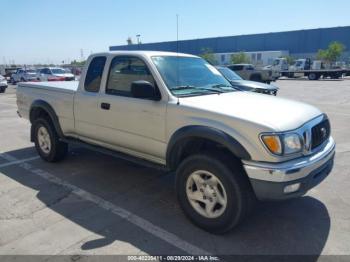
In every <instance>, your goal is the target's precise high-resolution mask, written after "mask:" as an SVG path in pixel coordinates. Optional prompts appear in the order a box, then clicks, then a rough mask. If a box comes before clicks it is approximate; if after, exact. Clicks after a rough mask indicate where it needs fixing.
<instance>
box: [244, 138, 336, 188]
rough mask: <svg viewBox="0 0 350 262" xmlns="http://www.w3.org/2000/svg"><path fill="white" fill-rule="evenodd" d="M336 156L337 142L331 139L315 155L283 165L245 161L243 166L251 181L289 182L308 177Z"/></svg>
mask: <svg viewBox="0 0 350 262" xmlns="http://www.w3.org/2000/svg"><path fill="white" fill-rule="evenodd" d="M334 154H335V142H334V139H333V138H332V137H330V138H329V139H328V142H327V144H325V145H324V147H323V148H322V150H320V151H319V152H317V153H316V154H314V155H311V156H306V157H303V158H298V159H294V160H292V161H287V162H283V163H262V162H252V161H243V166H244V169H245V171H246V173H247V175H248V177H249V178H251V179H257V180H264V181H270V182H288V181H293V180H297V179H300V178H304V177H306V176H308V175H309V174H310V173H311V172H312V171H314V170H316V169H317V168H319V167H320V166H322V165H324V164H325V163H326V162H328V161H329V160H330V159H332V158H333V157H334Z"/></svg>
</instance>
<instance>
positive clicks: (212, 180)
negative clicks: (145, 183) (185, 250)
mask: <svg viewBox="0 0 350 262" xmlns="http://www.w3.org/2000/svg"><path fill="white" fill-rule="evenodd" d="M86 67H87V68H86V69H85V70H83V73H82V76H81V79H80V82H77V81H72V82H56V83H53V82H51V83H50V82H40V83H30V82H21V83H19V85H18V88H17V93H16V95H17V106H18V113H19V115H20V116H22V117H24V118H26V119H29V121H30V123H31V125H32V127H31V135H30V137H31V140H32V141H33V142H34V143H35V148H36V150H37V152H38V154H39V155H40V157H41V158H42V159H43V160H45V161H48V162H57V161H59V160H62V159H63V158H64V157H65V156H66V155H67V152H68V144H77V145H80V146H87V147H88V148H94V149H95V150H97V151H100V152H104V153H109V154H113V155H115V156H119V157H122V158H124V159H127V160H129V161H134V162H137V163H139V164H144V165H147V166H153V167H157V168H161V169H163V170H168V171H174V172H176V177H175V183H176V194H177V197H178V200H179V202H180V205H181V207H182V209H183V210H184V213H185V214H186V215H187V216H188V217H189V218H190V220H191V221H193V222H194V223H195V224H196V225H198V226H199V227H201V228H203V229H205V230H208V231H210V232H214V233H222V232H225V231H227V230H229V229H231V228H233V227H234V226H236V225H237V224H238V223H239V222H240V221H242V220H243V219H244V217H246V215H247V214H249V212H250V211H251V210H252V209H253V207H254V202H255V200H256V199H259V200H283V199H290V198H294V197H298V196H301V195H303V194H305V193H306V192H307V191H308V190H309V189H311V188H313V187H314V186H316V185H317V184H319V183H320V182H321V181H322V180H324V179H325V178H326V177H327V175H328V174H329V173H330V172H331V170H332V167H333V159H334V155H335V142H334V140H333V138H332V137H331V135H330V134H331V127H330V122H329V119H328V117H327V115H326V114H324V113H322V112H321V111H320V110H319V109H317V108H315V107H313V106H311V105H307V104H304V103H301V102H296V101H292V100H286V99H282V98H279V97H272V96H263V95H256V94H253V93H252V92H241V91H237V90H236V89H235V88H233V87H232V85H231V84H230V83H229V82H228V81H227V80H226V79H225V78H224V77H223V76H222V74H221V73H220V72H218V71H217V69H216V68H215V67H213V66H212V65H210V64H209V63H208V62H206V61H205V60H203V59H202V58H199V57H197V56H193V55H187V54H180V53H169V52H155V51H153V52H151V51H118V52H105V53H99V54H94V55H91V56H90V57H89V58H88V60H87V63H86ZM276 112H278V113H276ZM101 172H103V170H101ZM289 204H290V203H288V202H287V203H286V205H289Z"/></svg>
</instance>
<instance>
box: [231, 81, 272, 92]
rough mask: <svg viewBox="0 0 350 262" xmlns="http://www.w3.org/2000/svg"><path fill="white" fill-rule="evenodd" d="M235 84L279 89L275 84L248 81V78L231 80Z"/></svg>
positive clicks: (253, 87) (254, 87)
mask: <svg viewBox="0 0 350 262" xmlns="http://www.w3.org/2000/svg"><path fill="white" fill-rule="evenodd" d="M231 83H232V85H233V86H238V87H240V86H243V87H248V88H252V89H264V90H271V91H272V90H278V87H276V86H273V85H267V84H264V83H260V82H254V81H247V80H235V81H231Z"/></svg>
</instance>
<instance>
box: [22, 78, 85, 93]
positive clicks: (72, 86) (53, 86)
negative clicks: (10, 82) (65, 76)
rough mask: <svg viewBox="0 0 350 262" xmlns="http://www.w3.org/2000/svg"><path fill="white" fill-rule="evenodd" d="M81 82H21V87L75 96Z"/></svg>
mask: <svg viewBox="0 0 350 262" xmlns="http://www.w3.org/2000/svg"><path fill="white" fill-rule="evenodd" d="M78 85H79V81H57V82H21V83H19V84H18V86H20V87H27V88H39V89H46V90H50V91H56V92H64V93H70V94H74V93H75V92H76V91H77V90H78Z"/></svg>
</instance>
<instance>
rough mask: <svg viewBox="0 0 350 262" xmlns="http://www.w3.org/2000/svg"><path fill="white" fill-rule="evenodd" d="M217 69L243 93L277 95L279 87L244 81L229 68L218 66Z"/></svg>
mask: <svg viewBox="0 0 350 262" xmlns="http://www.w3.org/2000/svg"><path fill="white" fill-rule="evenodd" d="M216 69H218V70H219V72H220V73H221V74H222V75H223V76H224V77H225V78H226V79H227V80H228V81H230V83H231V84H232V86H234V87H235V88H237V89H239V90H241V91H251V92H256V93H262V94H267V95H274V96H276V95H277V91H278V87H276V86H273V85H267V84H264V83H259V82H254V81H248V80H243V79H242V77H240V76H239V75H237V74H236V73H235V72H234V71H232V70H231V69H229V68H227V67H223V66H217V67H216Z"/></svg>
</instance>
